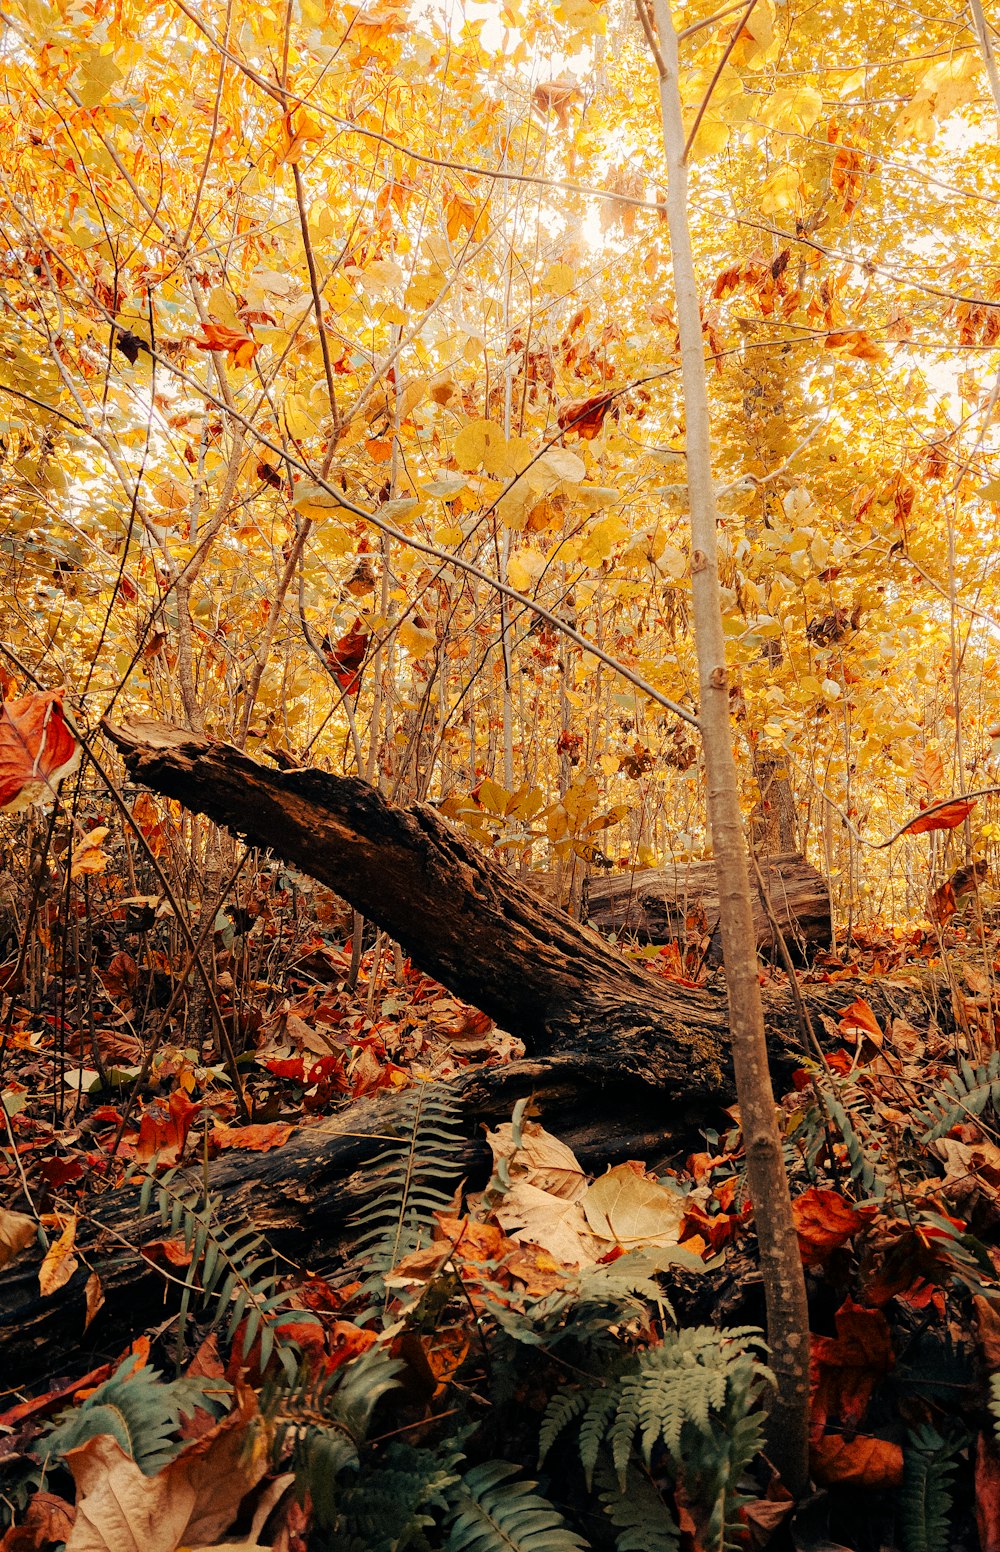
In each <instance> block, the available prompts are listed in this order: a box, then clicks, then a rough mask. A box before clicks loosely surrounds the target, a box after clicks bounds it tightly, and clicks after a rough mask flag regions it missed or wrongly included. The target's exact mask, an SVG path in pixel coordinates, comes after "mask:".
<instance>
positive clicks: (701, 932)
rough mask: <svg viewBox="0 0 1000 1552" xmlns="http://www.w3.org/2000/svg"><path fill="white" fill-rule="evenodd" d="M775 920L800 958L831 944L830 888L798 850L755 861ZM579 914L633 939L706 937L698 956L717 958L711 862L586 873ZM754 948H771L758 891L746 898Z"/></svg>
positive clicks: (716, 908) (716, 895) (716, 902)
mask: <svg viewBox="0 0 1000 1552" xmlns="http://www.w3.org/2000/svg"><path fill="white" fill-rule="evenodd" d="M759 865H760V869H761V873H762V874H763V876H764V878H765V880H766V881H767V885H768V895H769V897H770V901H771V909H772V911H773V913H774V917H775V920H776V921H777V923H778V926H779V928H780V929H781V932H782V934H783V936H784V938H785V941H786V943H787V944H788V947H789V949H790V950H791V952H792V953H793V954H794V955H796V956H797V957H798V958H799V960H800V961H803V960H805V959H807V958H808V957H809V954H810V952H811V951H812V950H815V949H817V948H829V947H830V943H831V922H830V891H829V888H828V886H827V883H826V880H825V879H824V877H823V875H822V873H820V872H819V871H818V870H817V869H816V868H814V867H813V866H812V864H811V863H809V862H807V861H806V860H805V858H804V857H803V856H802V855H801V854H800V853H799V852H789V853H787V854H784V855H781V856H777V857H769V858H767V859H763V858H762V859H761V860H760V864H759ZM583 915H584V918H585V919H586V920H587V921H588V922H589V923H590V925H591V926H593V927H596V928H597V930H598V931H599V932H603V933H605V934H613V935H614V936H615V937H630V938H635V939H636V940H637V941H638V942H640V943H668V942H670V941H671V940H672V939H676V941H677V942H678V943H680V944H681V945H682V947H683V946H685V945H687V944H689V943H691V942H692V941H695V942H698V941H704V940H706V939H707V940H708V942H707V945H706V952H705V961H706V963H708V964H718V963H720V962H721V958H722V951H721V946H720V944H719V932H718V925H719V888H718V881H717V879H716V875H715V864H714V863H713V862H677V863H670V864H668V865H667V866H665V867H662V868H643V869H641V870H640V871H638V872H634V873H620V874H616V875H612V876H610V877H604V878H593V879H591V880H590V882H589V884H588V886H587V891H586V894H585V896H584V910H583ZM754 926H755V928H756V931H757V947H758V949H759V950H761V951H770V950H771V949H772V948H773V947H774V942H773V933H772V929H771V923H770V922H769V920H768V917H767V914H766V912H765V910H764V907H763V905H762V903H761V901H760V899H759V896H758V897H757V898H756V899H755V902H754Z"/></svg>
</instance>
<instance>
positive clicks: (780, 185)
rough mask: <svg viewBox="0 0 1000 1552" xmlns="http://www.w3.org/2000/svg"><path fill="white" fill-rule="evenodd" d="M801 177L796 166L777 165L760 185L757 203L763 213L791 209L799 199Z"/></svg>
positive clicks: (773, 213) (771, 213) (770, 213)
mask: <svg viewBox="0 0 1000 1552" xmlns="http://www.w3.org/2000/svg"><path fill="white" fill-rule="evenodd" d="M801 186H802V179H801V177H800V176H799V171H798V168H796V167H788V166H786V167H779V168H778V169H777V170H776V171H775V172H773V173H772V174H771V176H770V177H769V178H766V179H765V180H764V182H763V184H762V185H761V189H760V197H759V203H760V208H761V210H762V211H763V212H764V214H765V215H776V214H778V213H780V212H782V211H787V210H792V209H793V208H794V207H795V206H796V205H797V204H798V201H799V190H800V188H801Z"/></svg>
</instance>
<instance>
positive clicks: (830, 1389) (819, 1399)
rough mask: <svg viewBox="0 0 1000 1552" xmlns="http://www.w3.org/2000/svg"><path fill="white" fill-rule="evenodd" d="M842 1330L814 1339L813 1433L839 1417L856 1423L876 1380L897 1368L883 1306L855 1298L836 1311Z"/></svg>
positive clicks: (850, 1424) (851, 1425)
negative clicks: (864, 1304)
mask: <svg viewBox="0 0 1000 1552" xmlns="http://www.w3.org/2000/svg"><path fill="white" fill-rule="evenodd" d="M836 1320H837V1335H836V1336H835V1337H832V1336H814V1337H813V1339H812V1359H811V1381H812V1387H813V1396H812V1436H813V1438H818V1437H819V1435H820V1434H821V1433H822V1431H823V1429H824V1427H825V1426H826V1420H827V1418H828V1417H830V1416H835V1417H838V1418H839V1419H840V1421H841V1422H842V1423H843V1424H844V1426H845V1427H847V1428H856V1427H857V1426H858V1424H859V1423H860V1422H861V1419H862V1418H863V1417H864V1415H865V1409H866V1407H867V1406H868V1402H869V1399H870V1397H871V1393H872V1391H873V1390H874V1389H875V1385H876V1383H877V1381H878V1380H879V1379H880V1378H881V1376H882V1375H883V1374H884V1373H885V1372H886V1371H887V1370H888V1369H889V1368H891V1367H892V1364H893V1361H894V1359H893V1352H892V1341H891V1338H890V1336H889V1323H888V1321H887V1320H886V1318H885V1316H884V1315H883V1314H882V1312H881V1310H873V1309H864V1308H863V1307H862V1306H861V1305H859V1304H855V1303H854V1301H853V1300H852V1299H850V1298H847V1299H845V1300H844V1302H843V1304H842V1305H841V1306H840V1309H839V1310H838V1311H837V1316H836Z"/></svg>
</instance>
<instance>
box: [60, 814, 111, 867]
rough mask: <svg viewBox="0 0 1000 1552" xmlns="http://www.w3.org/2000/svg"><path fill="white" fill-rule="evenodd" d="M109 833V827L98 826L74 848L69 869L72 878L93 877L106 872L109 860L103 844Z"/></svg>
mask: <svg viewBox="0 0 1000 1552" xmlns="http://www.w3.org/2000/svg"><path fill="white" fill-rule="evenodd" d="M107 833H108V826H107V825H98V826H97V828H96V829H95V830H91V832H90V834H89V835H85V836H84V838H83V840H82V841H79V842H78V843H77V845H76V846H74V847H73V855H72V858H71V860H70V867H69V876H70V878H83V877H84V876H86V875H90V876H93V875H95V874H99V873H103V872H104V870H105V868H106V867H107V865H108V860H109V859H108V856H107V854H106V852H105V851H104V850H103V849H102V845H101V843H102V842H103V840H104V838H105V836H106V835H107Z"/></svg>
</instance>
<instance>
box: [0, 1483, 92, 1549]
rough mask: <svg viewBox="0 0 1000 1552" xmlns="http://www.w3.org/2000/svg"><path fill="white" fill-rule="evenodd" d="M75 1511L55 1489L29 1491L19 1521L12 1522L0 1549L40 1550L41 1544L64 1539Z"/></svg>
mask: <svg viewBox="0 0 1000 1552" xmlns="http://www.w3.org/2000/svg"><path fill="white" fill-rule="evenodd" d="M75 1515H76V1511H75V1510H74V1508H73V1507H72V1505H71V1504H68V1503H66V1502H65V1500H64V1499H62V1498H57V1497H56V1495H55V1493H45V1492H37V1493H33V1494H32V1496H31V1498H30V1499H29V1500H28V1507H27V1509H26V1510H25V1512H24V1518H23V1520H22V1521H21V1523H20V1524H19V1525H12V1526H11V1527H10V1529H9V1530H8V1531H7V1533H6V1535H5V1536H4V1538H3V1540H2V1541H0V1552H41V1549H42V1548H43V1547H48V1546H51V1545H53V1543H56V1544H58V1543H59V1542H61V1541H65V1540H66V1538H67V1537H68V1535H69V1533H70V1531H71V1530H72V1528H73V1520H74V1518H75Z"/></svg>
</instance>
